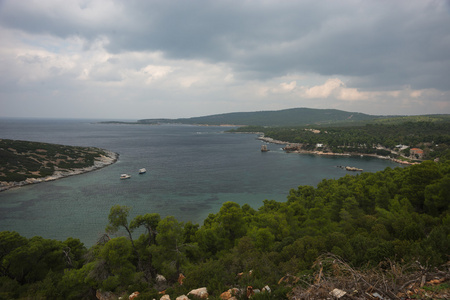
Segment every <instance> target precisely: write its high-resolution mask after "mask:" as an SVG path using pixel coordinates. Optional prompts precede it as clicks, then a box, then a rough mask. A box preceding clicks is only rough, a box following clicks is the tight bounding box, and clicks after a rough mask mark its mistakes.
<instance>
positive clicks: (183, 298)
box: [175, 295, 189, 300]
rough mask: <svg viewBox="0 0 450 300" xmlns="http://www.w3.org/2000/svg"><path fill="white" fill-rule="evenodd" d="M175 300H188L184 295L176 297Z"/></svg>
mask: <svg viewBox="0 0 450 300" xmlns="http://www.w3.org/2000/svg"><path fill="white" fill-rule="evenodd" d="M175 300H189V298H188V297H187V296H186V295H181V296H178V297H177V298H176V299H175Z"/></svg>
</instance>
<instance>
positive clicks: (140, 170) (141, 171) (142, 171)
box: [139, 168, 147, 174]
mask: <svg viewBox="0 0 450 300" xmlns="http://www.w3.org/2000/svg"><path fill="white" fill-rule="evenodd" d="M145 172H147V170H146V169H145V168H142V169H139V174H144V173H145Z"/></svg>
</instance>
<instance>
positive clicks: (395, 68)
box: [0, 0, 450, 103]
mask: <svg viewBox="0 0 450 300" xmlns="http://www.w3.org/2000/svg"><path fill="white" fill-rule="evenodd" d="M449 3H450V2H449V1H432V0H430V1H423V0H413V1H406V0H405V1H358V0H347V1H312V0H311V1H270V0H266V1H224V0H217V1H139V0H131V1H126V2H124V1H119V0H116V1H114V0H112V1H107V0H99V1H87V0H86V1H85V0H80V1H51V0H42V1H35V2H34V1H33V2H32V1H27V2H23V1H13V0H5V1H2V2H0V26H1V27H2V28H3V30H10V31H11V30H12V31H15V32H21V33H23V34H25V35H27V36H28V37H33V36H41V37H49V38H50V39H52V38H54V39H62V40H68V39H80V40H81V41H83V48H82V49H77V50H70V51H74V52H77V51H78V52H77V53H80V54H79V55H83V54H82V53H87V52H90V51H92V49H93V48H95V47H101V48H102V49H104V50H105V51H106V52H107V54H104V55H109V56H110V57H108V58H106V60H105V61H100V62H98V61H97V62H96V63H92V64H89V65H88V64H87V63H85V61H86V60H87V59H86V58H82V59H81V58H80V59H78V60H77V61H76V64H77V66H75V67H73V68H72V69H71V70H70V72H83V70H87V69H89V70H90V71H89V76H90V78H91V79H97V80H99V81H106V82H107V81H117V82H120V81H122V80H124V78H127V77H126V76H131V75H130V74H129V72H131V71H130V70H134V72H139V70H141V69H143V68H145V67H146V65H147V64H148V63H149V62H147V61H145V60H133V61H128V62H124V61H123V58H120V56H121V55H122V54H126V53H160V55H161V59H162V60H164V61H165V63H169V61H170V62H171V63H172V64H174V65H173V66H172V69H173V70H172V71H171V72H172V73H171V74H174V75H178V74H179V73H178V72H177V71H176V61H197V62H201V63H204V64H210V65H211V66H214V65H221V66H225V67H224V68H225V69H229V72H231V73H233V78H234V79H235V80H236V81H238V82H239V83H237V82H236V81H235V82H234V85H236V84H237V85H241V86H246V85H248V82H249V81H252V80H253V81H260V82H265V81H270V80H279V78H284V77H286V76H295V75H297V76H298V77H302V78H303V77H304V76H305V74H313V75H314V76H319V77H321V78H323V80H322V83H323V82H325V80H326V78H333V77H339V78H343V79H345V82H346V87H347V88H356V89H358V90H359V91H361V92H363V91H366V92H374V91H395V90H399V89H405V88H407V89H412V90H423V89H436V90H439V91H443V92H446V93H447V92H448V91H450V79H449V78H450V76H449V75H450V74H449V73H450V51H449V49H450V31H449V30H448V29H449V28H450V8H449V7H450V5H449ZM23 40H25V43H27V41H26V38H24V39H23ZM37 40H38V39H36V40H33V42H31V43H28V44H29V45H30V46H37V47H41V48H44V49H46V50H47V51H50V52H52V53H56V54H58V53H60V52H61V50H60V49H58V48H56V49H55V48H52V47H54V46H53V45H52V44H51V43H48V42H46V41H43V42H42V43H41V44H39V45H33V43H39V42H37ZM99 41H103V42H102V43H101V46H97V44H98V43H99ZM64 51H66V52H67V51H68V50H67V49H65V50H64ZM20 59H21V60H22V63H24V64H32V65H35V67H36V64H38V63H45V61H44V62H43V61H42V60H43V59H44V58H43V57H42V56H34V57H33V56H20ZM83 63H85V65H84V66H79V65H81V64H83ZM125 65H126V66H125ZM114 66H121V67H122V68H124V69H126V70H124V69H122V71H121V72H122V73H120V72H116V73H114V70H115V69H114ZM36 68H37V67H36ZM83 68H84V69H83ZM61 70H63V71H64V70H65V68H64V66H62V67H61V66H58V65H54V66H53V72H54V74H59V73H61V72H62V71H61ZM58 72H59V73H58ZM85 72H87V71H85ZM124 72H125V73H126V72H128V73H127V74H125V75H124ZM48 73H49V71H47V74H48ZM50 73H51V72H50ZM63 73H64V72H63ZM86 74H87V73H86ZM50 75H51V74H50ZM50 75H48V76H50ZM64 76H67V73H64ZM86 76H87V75H86ZM186 76H187V75H185V77H186ZM185 77H183V78H185ZM76 78H77V77H76V76H75V75H74V76H73V77H72V80H75V79H76ZM78 78H84V77H83V76H79V77H78ZM86 78H87V77H86ZM158 78H160V77H158ZM59 80H60V79H59ZM180 80H181V79H180ZM183 80H184V79H183ZM189 80H191V81H192V80H193V81H192V82H196V83H198V82H200V81H199V80H198V79H196V80H194V79H192V78H191V79H189ZM6 81H7V79H4V80H3V82H6ZM191 81H189V82H191ZM183 82H184V81H183ZM0 84H1V82H0ZM183 84H185V82H184V83H183ZM298 85H301V83H300V82H298ZM194 86H195V84H194ZM207 94H208V95H212V94H210V93H209V92H208V93H207ZM441 102H442V99H441ZM290 103H291V102H290Z"/></svg>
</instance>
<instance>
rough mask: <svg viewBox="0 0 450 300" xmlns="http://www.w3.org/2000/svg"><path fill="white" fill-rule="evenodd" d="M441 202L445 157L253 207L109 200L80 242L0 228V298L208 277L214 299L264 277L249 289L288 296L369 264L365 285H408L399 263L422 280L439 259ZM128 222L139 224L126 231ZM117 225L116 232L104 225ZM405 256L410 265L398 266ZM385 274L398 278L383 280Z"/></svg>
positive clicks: (177, 288) (87, 295)
mask: <svg viewBox="0 0 450 300" xmlns="http://www.w3.org/2000/svg"><path fill="white" fill-rule="evenodd" d="M449 206H450V161H448V160H447V161H441V162H439V163H436V162H433V161H426V162H423V163H421V164H419V165H413V166H410V167H406V168H395V169H391V168H387V169H386V170H384V171H380V172H376V173H362V174H359V175H356V176H350V175H347V176H345V177H342V178H340V179H337V180H334V179H330V180H323V181H322V182H321V183H319V184H318V185H317V187H316V188H315V187H312V186H299V187H298V188H296V189H292V190H290V191H289V195H288V196H287V201H286V202H277V201H274V200H264V205H263V206H262V207H260V208H259V209H257V210H255V209H253V208H251V207H250V206H249V205H243V206H240V205H238V204H237V203H234V202H226V203H224V204H223V206H222V208H221V209H220V211H218V212H217V213H215V214H210V215H209V216H208V217H207V218H206V219H205V220H204V223H203V225H202V226H200V225H198V224H192V223H191V222H186V223H183V222H179V221H177V220H176V219H175V218H173V217H171V216H168V217H165V218H160V216H159V215H158V214H155V213H152V214H144V215H139V216H137V217H136V218H134V219H132V220H129V219H128V216H129V211H130V209H131V208H130V207H126V206H120V205H116V206H113V207H112V208H111V211H110V215H109V220H108V221H109V224H107V227H106V231H107V233H106V234H105V236H104V237H103V238H102V239H100V240H99V242H98V243H97V244H96V245H94V246H93V247H91V248H90V249H86V248H85V247H84V246H83V244H82V243H80V241H79V240H77V239H73V238H69V239H68V240H66V241H64V242H60V241H54V240H46V239H43V238H40V237H34V238H31V239H27V238H24V237H21V236H20V235H19V234H17V233H15V232H2V233H0V245H1V247H0V275H1V277H0V282H1V285H0V298H7V299H10V298H25V297H26V296H27V295H32V296H33V297H34V298H37V299H49V298H51V299H91V298H92V299H95V298H94V296H95V292H96V291H98V290H101V291H110V292H113V293H114V294H116V295H126V294H130V293H132V292H134V291H139V292H140V293H141V294H140V299H153V298H159V296H158V291H160V290H165V291H166V293H167V294H169V295H170V296H171V299H175V297H176V296H179V295H182V294H187V293H188V291H190V290H192V289H194V288H198V287H207V289H208V292H209V294H210V298H209V299H219V295H220V294H221V293H222V292H224V291H226V290H228V289H229V288H231V287H240V288H241V287H243V288H246V287H247V286H252V287H253V288H258V289H261V288H263V287H264V286H265V285H268V286H270V288H271V289H272V292H271V293H270V294H267V293H266V294H263V293H261V294H259V295H255V296H254V299H286V298H288V296H287V295H288V293H289V295H293V294H297V295H300V293H304V290H305V288H306V287H308V286H310V285H311V284H313V283H314V282H316V283H317V282H321V280H326V279H321V278H325V277H326V278H331V276H337V278H339V282H346V281H345V280H344V279H342V278H343V277H344V276H349V278H350V279H348V281H347V282H356V281H358V280H361V278H363V279H364V280H365V283H367V282H368V281H370V280H369V277H368V276H367V277H364V276H362V275H358V274H360V273H358V274H357V272H356V270H361V272H363V271H364V270H372V269H373V268H375V267H377V266H378V268H380V269H379V270H380V271H379V272H380V273H379V274H380V275H379V277H377V284H380V282H381V283H382V284H380V286H381V287H380V288H378V289H377V286H376V285H375V281H374V285H373V286H372V289H375V291H377V292H378V293H381V294H382V295H383V296H384V297H386V298H392V297H391V295H392V294H394V295H396V293H397V292H398V293H399V292H404V291H405V290H406V289H407V288H408V285H407V284H404V283H405V282H402V281H400V275H402V276H403V275H404V274H407V273H408V272H411V271H417V272H418V273H416V275H417V278H418V279H417V278H416V277H414V279H415V280H416V279H417V280H418V281H419V283H420V279H421V278H422V275H427V274H429V272H431V271H432V270H435V269H434V268H435V267H439V266H441V265H443V264H444V263H446V262H447V261H448V260H449V257H448V254H449V253H450V207H449ZM138 228H141V232H143V233H142V234H140V235H139V237H138V238H137V239H134V237H133V235H132V232H133V231H134V230H136V229H138ZM121 231H122V232H124V233H125V236H121V235H117V236H115V237H114V236H113V235H112V234H113V233H115V234H117V233H119V232H121ZM324 255H325V256H324ZM324 257H325V258H324ZM329 258H332V259H329ZM319 262H320V264H319ZM408 262H414V264H415V265H416V268H415V269H409V270H407V268H406V267H405V268H403V269H401V268H402V267H401V266H405V264H407V263H408ZM180 273H183V274H184V275H185V276H186V278H185V280H184V282H183V284H182V285H180V284H179V283H178V281H177V279H178V278H179V274H180ZM400 273H401V274H400ZM157 274H161V275H163V276H164V277H165V278H166V281H164V280H161V278H160V280H159V281H157V280H156V278H157V276H156V275H157ZM238 274H239V275H238ZM280 279H281V280H280ZM410 279H411V277H409V280H410ZM429 279H430V278H427V280H429ZM327 280H330V279H327ZM322 282H325V281H322ZM327 282H329V281H327ZM412 282H416V281H412ZM394 284H396V285H397V287H396V288H395V289H397V290H392V291H391V290H383V289H385V287H388V286H389V287H392V286H393V285H394ZM362 286H364V285H363V284H361V286H360V287H359V288H362ZM365 286H366V287H367V285H365ZM370 286H371V284H369V286H368V287H370ZM400 286H401V287H400ZM312 288H320V285H318V284H316V285H314V286H312V285H311V288H310V289H309V290H311V289H312ZM444 288H445V286H444ZM302 289H303V290H302ZM392 289H393V288H392ZM429 289H431V288H429ZM352 291H353V290H350V291H349V292H352ZM364 291H366V290H360V291H359V292H362V293H364ZM327 293H329V290H328V291H327ZM244 298H245V296H242V298H241V299H244ZM316 298H320V297H316Z"/></svg>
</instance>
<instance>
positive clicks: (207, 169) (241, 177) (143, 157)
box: [0, 119, 398, 246]
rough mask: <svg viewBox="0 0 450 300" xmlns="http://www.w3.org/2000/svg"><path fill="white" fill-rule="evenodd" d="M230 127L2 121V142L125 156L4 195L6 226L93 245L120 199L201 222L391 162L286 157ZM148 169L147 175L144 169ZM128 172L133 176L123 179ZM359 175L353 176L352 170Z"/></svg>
mask: <svg viewBox="0 0 450 300" xmlns="http://www.w3.org/2000/svg"><path fill="white" fill-rule="evenodd" d="M227 129H228V128H223V127H204V126H188V125H160V126H148V125H113V124H98V123H93V122H91V121H87V120H32V119H0V138H8V139H18V140H30V141H39V142H49V143H57V144H64V145H75V146H95V147H100V148H104V149H108V150H111V151H114V152H117V153H119V154H120V158H119V161H118V162H117V163H116V164H114V165H111V166H108V167H106V168H103V169H100V170H97V171H93V172H90V173H86V174H82V175H77V176H72V177H67V178H63V179H60V180H57V181H53V182H47V183H41V184H36V185H29V186H25V187H21V188H17V189H12V190H8V191H5V192H1V193H0V231H2V230H14V231H17V232H19V233H20V234H22V235H24V236H27V237H32V236H35V235H40V236H43V237H45V238H52V239H59V240H65V239H66V238H67V237H77V238H80V239H81V240H82V241H83V242H84V243H86V245H88V246H90V245H92V244H94V243H95V241H96V240H97V239H98V237H99V236H100V235H101V234H102V233H103V232H104V228H105V226H106V225H107V222H108V221H107V219H108V213H109V209H110V208H111V206H113V205H115V204H120V205H128V206H131V208H132V210H131V216H130V217H134V216H136V215H138V214H145V213H153V212H156V213H159V214H160V215H161V216H162V217H164V216H167V215H173V216H175V217H176V218H177V219H178V220H180V221H193V222H194V223H199V224H202V222H203V220H204V219H205V218H206V217H207V216H208V214H209V213H216V212H217V211H218V210H219V209H220V207H221V205H222V203H223V202H225V201H234V202H237V203H239V204H241V205H242V204H245V203H248V204H249V205H251V206H252V207H254V208H258V207H259V206H261V204H262V201H263V200H265V199H274V200H277V201H285V200H286V196H287V194H288V192H289V190H290V189H291V188H296V187H297V186H299V185H313V186H315V185H317V183H319V182H320V181H321V180H322V179H323V178H339V177H341V176H344V175H346V174H349V173H348V172H347V171H345V170H342V169H340V168H337V167H336V166H338V165H351V166H355V167H358V168H362V169H364V171H369V172H375V171H379V170H383V169H385V168H386V167H396V166H398V165H397V164H394V163H392V162H390V161H385V160H379V159H373V158H360V157H319V156H314V155H298V154H286V153H284V152H283V151H282V150H281V146H280V145H274V144H270V145H268V147H269V149H270V150H271V151H270V152H267V153H261V151H260V148H261V141H259V140H257V138H256V137H257V136H256V135H254V134H230V133H226V132H224V131H225V130H227ZM143 167H145V168H146V169H147V173H146V174H143V175H138V170H139V169H140V168H143ZM121 173H129V174H131V175H132V178H131V179H129V180H120V179H119V176H120V174H121ZM351 174H352V173H351Z"/></svg>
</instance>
